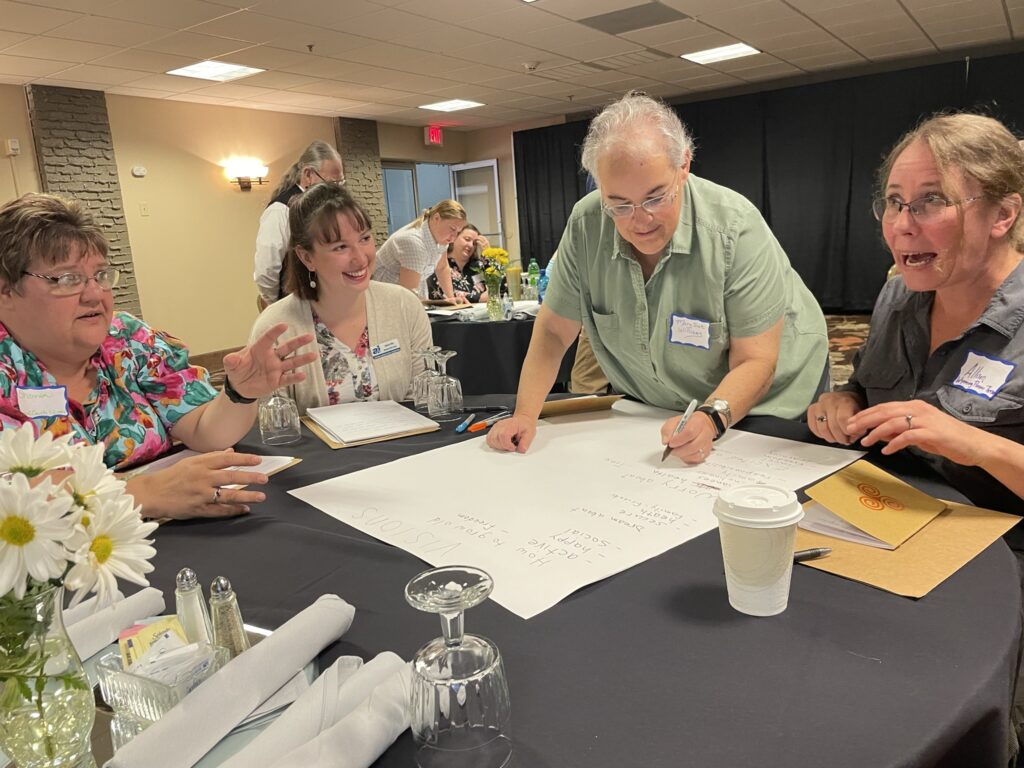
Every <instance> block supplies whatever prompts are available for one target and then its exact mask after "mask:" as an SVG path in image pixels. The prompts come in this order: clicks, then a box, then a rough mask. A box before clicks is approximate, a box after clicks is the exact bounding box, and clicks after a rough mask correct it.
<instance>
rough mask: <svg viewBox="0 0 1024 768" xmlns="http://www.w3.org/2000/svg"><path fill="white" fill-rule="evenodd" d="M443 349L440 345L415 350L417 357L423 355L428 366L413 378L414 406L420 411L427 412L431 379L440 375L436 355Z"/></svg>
mask: <svg viewBox="0 0 1024 768" xmlns="http://www.w3.org/2000/svg"><path fill="white" fill-rule="evenodd" d="M440 351H441V348H440V347H427V348H426V349H420V350H417V351H416V352H413V355H414V356H416V357H422V358H423V360H424V361H425V362H424V365H425V366H426V367H425V368H424V369H423V370H422V371H420V372H419V373H417V374H416V375H415V376H413V378H412V399H413V407H414V408H415V409H416V410H417V411H418V412H419V413H426V412H427V396H428V395H429V394H430V380H431V379H433V378H436V377H437V376H440V375H441V374H439V373H438V372H437V358H436V357H435V355H436V354H437V353H438V352H440Z"/></svg>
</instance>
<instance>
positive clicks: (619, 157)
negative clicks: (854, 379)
mask: <svg viewBox="0 0 1024 768" xmlns="http://www.w3.org/2000/svg"><path fill="white" fill-rule="evenodd" d="M692 154H693V144H692V141H691V139H690V137H689V135H688V134H687V132H686V130H685V128H684V127H683V125H682V123H681V122H680V120H679V118H678V116H677V115H676V114H675V112H673V111H672V110H671V108H669V107H668V106H666V105H665V104H663V103H661V102H658V101H656V100H654V99H652V98H650V97H648V96H646V95H643V94H640V93H636V92H631V93H629V94H627V95H626V96H624V97H623V98H622V99H620V100H619V101H616V102H614V103H613V104H611V105H609V106H608V107H606V108H605V109H604V110H603V111H602V112H601V113H600V114H599V115H598V116H597V117H595V118H594V120H593V121H592V122H591V124H590V128H589V129H588V132H587V136H586V139H585V140H584V145H583V166H584V168H586V170H587V171H588V172H590V173H592V174H593V175H594V177H595V179H596V180H597V184H598V189H597V190H596V191H595V192H591V193H590V194H588V195H587V196H586V197H584V198H583V199H582V200H581V201H580V202H578V203H577V204H576V206H575V208H574V209H573V212H572V214H571V215H570V217H569V221H568V224H567V225H566V228H565V233H564V234H563V235H562V240H561V242H560V243H559V246H558V267H557V269H555V271H554V275H553V277H552V279H551V282H550V283H549V285H548V289H547V294H546V296H545V298H544V303H543V305H542V306H541V309H540V313H539V314H538V317H537V322H536V324H535V326H534V331H533V337H532V339H531V341H530V348H529V351H528V353H527V356H526V360H525V363H524V365H523V371H522V375H521V376H520V379H519V395H518V398H517V401H516V411H515V414H514V415H513V416H512V418H510V419H506V420H505V421H500V422H498V423H497V424H495V425H494V427H492V428H491V430H490V432H489V433H488V436H487V440H488V443H489V444H490V445H491V446H492V447H494V448H497V449H499V450H505V451H512V450H516V451H519V452H523V451H526V450H527V449H528V448H529V447H530V443H531V442H532V440H533V437H534V434H535V432H536V421H537V415H538V414H539V412H540V409H541V406H542V404H543V402H544V398H545V396H546V395H547V393H548V392H549V390H550V389H551V385H552V383H553V382H554V379H555V375H556V373H557V371H558V367H559V364H560V362H561V360H562V357H563V355H564V354H565V350H566V349H567V348H568V347H569V345H570V344H571V343H572V342H573V340H574V339H576V337H577V336H578V335H579V332H580V328H581V327H583V328H585V329H586V331H587V336H588V337H589V339H590V343H591V346H592V347H593V350H594V354H595V356H596V358H597V362H598V363H599V364H600V367H601V369H602V370H603V371H604V373H605V375H606V376H607V377H608V379H609V381H610V382H611V384H612V386H613V388H614V389H615V390H616V391H619V392H623V393H626V394H629V395H631V396H633V397H635V398H637V399H639V400H641V401H643V402H647V403H650V404H652V405H656V406H660V407H662V408H671V409H673V410H677V411H682V410H684V409H685V408H686V407H687V404H688V403H689V402H690V400H691V399H697V400H699V401H701V402H703V403H704V405H703V406H702V407H701V408H700V409H699V411H698V413H697V414H696V415H695V416H694V417H693V418H691V419H690V420H689V421H688V422H687V424H686V426H685V427H684V428H683V429H682V430H681V431H680V432H679V434H677V435H673V431H674V429H675V426H676V425H677V424H678V422H679V417H675V418H672V419H669V420H668V421H666V422H665V424H664V425H663V427H662V442H663V443H667V444H668V445H669V446H671V447H672V449H673V453H674V454H675V455H676V456H678V457H679V458H680V459H682V460H683V461H684V462H686V463H689V464H697V463H700V462H702V461H704V459H706V458H707V456H708V455H709V454H710V452H711V449H712V442H713V441H714V440H716V439H717V438H719V437H721V436H722V435H723V434H724V433H725V431H726V430H727V429H728V428H729V426H730V425H731V424H732V423H734V422H736V421H738V420H739V419H741V418H743V417H744V416H745V415H746V414H747V413H751V412H752V413H770V414H775V415H778V416H783V417H789V418H795V417H798V416H801V415H802V414H803V413H804V411H805V410H806V408H807V405H808V404H809V403H810V402H811V401H812V400H813V399H814V397H815V394H816V392H817V391H818V390H819V388H820V387H821V386H822V383H823V381H827V378H826V377H827V336H826V330H825V318H824V315H822V313H821V309H820V308H819V307H818V304H817V302H816V301H815V300H814V297H813V296H812V295H811V293H810V291H808V290H807V288H806V286H804V284H803V282H801V280H800V278H799V276H798V275H797V274H796V273H795V272H794V271H793V268H792V267H791V266H790V264H789V261H788V259H787V258H786V255H785V253H784V252H783V250H782V248H781V247H780V246H779V244H778V242H777V241H776V240H775V238H774V236H773V235H772V233H771V231H770V230H769V229H768V225H767V224H766V223H765V221H764V219H763V218H762V217H761V214H760V213H759V212H758V210H757V209H756V208H755V207H754V206H753V205H752V204H751V203H750V202H749V201H748V200H746V199H745V198H744V197H742V196H741V195H739V194H737V193H736V192H733V191H731V190H729V189H725V188H724V187H720V186H718V185H717V184H712V183H711V182H709V181H705V180H704V179H700V178H697V177H696V176H694V175H693V174H691V173H690V160H691V157H692Z"/></svg>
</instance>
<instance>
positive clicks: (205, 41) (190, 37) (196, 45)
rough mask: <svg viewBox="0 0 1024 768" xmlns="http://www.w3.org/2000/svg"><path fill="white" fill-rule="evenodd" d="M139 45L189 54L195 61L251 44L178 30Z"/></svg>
mask: <svg viewBox="0 0 1024 768" xmlns="http://www.w3.org/2000/svg"><path fill="white" fill-rule="evenodd" d="M138 47H140V48H145V49H146V50H148V51H158V52H159V53H175V54H178V55H179V56H188V57H189V58H191V59H193V60H195V61H202V60H204V59H213V58H216V57H218V56H224V55H225V54H228V53H232V52H234V51H239V50H242V49H244V48H249V47H250V46H249V44H248V43H244V42H242V41H240V40H228V39H227V38H224V37H213V36H212V35H199V34H196V33H195V32H176V33H174V34H173V35H168V36H167V37H161V38H160V39H158V40H153V41H152V42H149V43H145V44H144V45H141V46H138Z"/></svg>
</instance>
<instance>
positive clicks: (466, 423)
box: [455, 413, 476, 433]
mask: <svg viewBox="0 0 1024 768" xmlns="http://www.w3.org/2000/svg"><path fill="white" fill-rule="evenodd" d="M475 418H476V414H475V413H471V414H469V416H467V417H466V418H465V420H464V421H463V422H461V423H460V424H459V426H457V427H456V428H455V431H456V432H459V433H461V432H465V431H466V427H468V426H469V425H470V424H472V423H473V419H475Z"/></svg>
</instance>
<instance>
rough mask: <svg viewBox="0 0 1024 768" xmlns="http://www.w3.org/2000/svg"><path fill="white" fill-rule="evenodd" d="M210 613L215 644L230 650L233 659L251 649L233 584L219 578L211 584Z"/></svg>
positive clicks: (221, 577)
mask: <svg viewBox="0 0 1024 768" xmlns="http://www.w3.org/2000/svg"><path fill="white" fill-rule="evenodd" d="M210 613H211V614H212V617H213V644H214V645H219V646H222V647H224V648H227V649H228V652H229V653H230V654H231V658H235V656H237V655H238V654H240V653H241V652H242V651H246V650H248V649H249V636H248V635H247V634H246V633H245V627H244V626H243V625H242V612H241V610H239V608H238V597H237V596H236V595H235V591H234V590H233V589H232V588H231V582H230V581H228V580H227V579H225V578H224V577H223V576H218V577H217V578H216V579H214V580H213V583H212V584H210Z"/></svg>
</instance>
